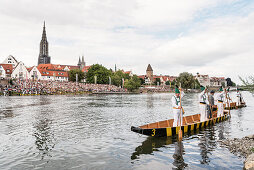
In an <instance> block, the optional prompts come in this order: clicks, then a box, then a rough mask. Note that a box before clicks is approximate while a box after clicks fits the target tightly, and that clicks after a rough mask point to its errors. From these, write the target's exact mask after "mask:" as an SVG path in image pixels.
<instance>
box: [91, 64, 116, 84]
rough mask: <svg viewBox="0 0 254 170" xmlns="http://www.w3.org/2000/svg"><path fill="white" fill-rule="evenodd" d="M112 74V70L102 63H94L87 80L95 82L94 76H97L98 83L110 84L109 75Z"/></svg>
mask: <svg viewBox="0 0 254 170" xmlns="http://www.w3.org/2000/svg"><path fill="white" fill-rule="evenodd" d="M111 75H112V72H111V71H110V70H108V69H107V68H106V67H104V66H102V65H100V64H94V65H92V66H91V67H90V68H89V69H88V72H87V74H86V81H87V82H88V83H95V80H94V76H96V77H97V83H98V84H108V83H109V77H110V76H111Z"/></svg>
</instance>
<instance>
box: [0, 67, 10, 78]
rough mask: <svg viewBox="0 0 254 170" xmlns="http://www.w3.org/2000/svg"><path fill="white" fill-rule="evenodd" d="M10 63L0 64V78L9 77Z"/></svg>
mask: <svg viewBox="0 0 254 170" xmlns="http://www.w3.org/2000/svg"><path fill="white" fill-rule="evenodd" d="M12 70H13V65H12V64H0V78H11V74H12Z"/></svg>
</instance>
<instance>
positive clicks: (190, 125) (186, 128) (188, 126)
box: [131, 110, 229, 136]
mask: <svg viewBox="0 0 254 170" xmlns="http://www.w3.org/2000/svg"><path fill="white" fill-rule="evenodd" d="M228 118H229V110H225V111H224V115H223V116H221V117H217V113H215V114H214V118H212V119H208V120H207V121H204V122H200V114H195V115H190V116H185V117H183V125H182V126H181V127H180V126H177V127H173V121H174V119H169V120H164V121H160V122H155V123H150V124H146V125H143V126H139V127H134V126H132V127H131V131H133V132H136V133H140V134H143V135H147V136H175V135H177V134H178V132H179V130H180V128H181V130H182V132H183V134H188V133H190V132H191V131H196V130H199V129H200V128H202V127H206V126H210V125H214V124H215V123H218V122H222V121H224V120H227V119H228Z"/></svg>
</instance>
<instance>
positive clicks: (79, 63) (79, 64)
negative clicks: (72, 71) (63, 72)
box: [78, 57, 81, 67]
mask: <svg viewBox="0 0 254 170" xmlns="http://www.w3.org/2000/svg"><path fill="white" fill-rule="evenodd" d="M78 66H79V67H81V61H80V57H79V59H78Z"/></svg>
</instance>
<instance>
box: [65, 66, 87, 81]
mask: <svg viewBox="0 0 254 170" xmlns="http://www.w3.org/2000/svg"><path fill="white" fill-rule="evenodd" d="M76 74H78V82H80V81H81V80H82V79H84V77H85V73H84V72H82V70H80V69H73V70H70V71H69V72H68V78H69V81H76Z"/></svg>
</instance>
